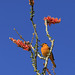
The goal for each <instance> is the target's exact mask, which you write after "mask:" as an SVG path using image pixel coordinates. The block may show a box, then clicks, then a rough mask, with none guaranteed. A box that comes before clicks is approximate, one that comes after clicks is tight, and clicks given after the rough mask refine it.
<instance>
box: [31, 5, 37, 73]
mask: <svg viewBox="0 0 75 75" xmlns="http://www.w3.org/2000/svg"><path fill="white" fill-rule="evenodd" d="M33 17H34V10H33V6H32V7H31V18H30V20H31V22H32V25H33V28H34V34H35V35H36V45H35V49H36V50H35V56H34V61H35V64H34V65H33V67H34V70H35V71H36V73H37V52H38V35H37V31H36V24H34V22H33Z"/></svg>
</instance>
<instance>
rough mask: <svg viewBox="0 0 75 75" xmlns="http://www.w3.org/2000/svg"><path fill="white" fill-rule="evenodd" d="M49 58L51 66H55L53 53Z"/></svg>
mask: <svg viewBox="0 0 75 75" xmlns="http://www.w3.org/2000/svg"><path fill="white" fill-rule="evenodd" d="M50 60H51V62H52V64H53V66H54V67H55V68H56V64H55V62H54V58H53V54H52V53H51V55H50Z"/></svg>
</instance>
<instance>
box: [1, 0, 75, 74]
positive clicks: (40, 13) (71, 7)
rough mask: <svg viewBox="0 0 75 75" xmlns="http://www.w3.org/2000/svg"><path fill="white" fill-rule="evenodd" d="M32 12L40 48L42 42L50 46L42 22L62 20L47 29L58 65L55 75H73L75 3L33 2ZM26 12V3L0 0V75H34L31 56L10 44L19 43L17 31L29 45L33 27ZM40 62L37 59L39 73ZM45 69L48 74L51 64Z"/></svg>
mask: <svg viewBox="0 0 75 75" xmlns="http://www.w3.org/2000/svg"><path fill="white" fill-rule="evenodd" d="M34 10H35V17H34V23H35V24H36V25H37V32H38V36H39V40H40V42H39V45H40V44H42V43H44V42H45V43H47V44H48V45H49V46H50V42H49V40H48V38H47V36H46V33H45V25H44V21H43V18H44V17H47V16H48V15H49V16H52V17H55V18H56V17H58V18H61V22H60V23H59V24H55V25H53V24H52V25H51V26H50V27H49V26H48V29H49V33H50V35H51V36H52V38H53V39H55V42H54V48H53V54H54V57H55V63H56V65H57V68H56V69H55V72H56V75H74V74H75V0H61V1H60V0H36V1H35V5H34ZM29 12H30V5H29V1H28V0H12V1H11V0H0V39H1V40H0V75H36V73H34V72H33V67H32V63H31V59H30V53H29V52H27V51H24V50H22V49H21V48H19V47H17V46H16V45H15V44H14V43H13V42H12V41H10V40H9V37H13V38H15V39H20V38H19V36H18V35H17V34H16V32H15V31H14V30H13V29H14V28H16V30H17V31H18V32H19V33H20V34H21V35H22V36H23V38H24V39H25V40H26V41H31V39H32V33H33V26H32V24H31V22H30V13H29ZM34 43H35V40H34ZM34 43H33V45H34ZM39 52H40V48H39ZM43 62H44V61H43V60H40V59H39V58H38V69H40V72H41V71H42V67H43V64H42V63H43ZM48 68H49V69H50V71H51V68H52V64H51V62H50V60H49V64H48ZM51 72H52V71H51Z"/></svg>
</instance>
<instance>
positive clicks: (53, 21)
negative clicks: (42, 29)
mask: <svg viewBox="0 0 75 75" xmlns="http://www.w3.org/2000/svg"><path fill="white" fill-rule="evenodd" d="M45 20H47V25H48V24H49V26H50V25H51V24H55V23H59V22H60V21H61V18H60V19H59V20H58V18H54V17H52V18H51V16H48V17H44V21H45Z"/></svg>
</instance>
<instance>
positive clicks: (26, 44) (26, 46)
mask: <svg viewBox="0 0 75 75" xmlns="http://www.w3.org/2000/svg"><path fill="white" fill-rule="evenodd" d="M9 39H10V40H11V41H13V42H14V43H15V44H17V46H18V47H21V48H23V50H26V51H29V50H31V46H30V45H29V41H28V42H26V41H25V42H22V41H21V40H19V39H18V40H16V39H13V38H9Z"/></svg>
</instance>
